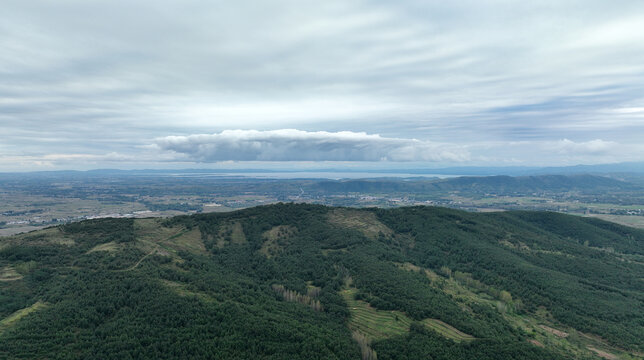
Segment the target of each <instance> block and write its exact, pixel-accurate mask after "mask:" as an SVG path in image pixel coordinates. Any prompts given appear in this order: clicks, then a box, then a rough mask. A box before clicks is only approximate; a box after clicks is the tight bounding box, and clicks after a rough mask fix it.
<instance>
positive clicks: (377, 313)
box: [340, 288, 412, 340]
mask: <svg viewBox="0 0 644 360" xmlns="http://www.w3.org/2000/svg"><path fill="white" fill-rule="evenodd" d="M356 292H357V290H356V289H355V288H350V289H345V290H342V291H341V292H340V294H341V295H342V297H343V298H344V300H345V301H346V302H347V305H348V307H349V311H350V312H351V318H350V319H349V328H350V329H351V330H357V331H359V332H361V333H362V334H364V335H365V336H366V337H368V338H369V339H370V340H381V339H386V338H388V337H391V336H396V335H404V334H406V333H407V332H409V326H410V325H411V323H412V320H411V319H410V318H409V317H408V316H407V315H405V313H403V312H400V311H382V310H376V309H375V308H373V307H371V306H370V305H369V304H368V303H367V302H364V301H361V300H356V299H355V294H356Z"/></svg>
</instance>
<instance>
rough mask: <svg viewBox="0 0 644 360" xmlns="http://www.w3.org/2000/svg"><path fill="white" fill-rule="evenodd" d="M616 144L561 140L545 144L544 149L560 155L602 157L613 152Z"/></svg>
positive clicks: (602, 141) (601, 141)
mask: <svg viewBox="0 0 644 360" xmlns="http://www.w3.org/2000/svg"><path fill="white" fill-rule="evenodd" d="M617 146H619V144H618V143H616V142H613V141H604V140H601V139H595V140H590V141H584V142H574V141H571V140H568V139H562V140H559V141H556V142H547V143H546V145H545V148H546V149H552V150H555V151H557V152H559V153H560V154H574V155H604V154H607V153H609V152H610V151H611V150H614V149H615V148H616V147H617Z"/></svg>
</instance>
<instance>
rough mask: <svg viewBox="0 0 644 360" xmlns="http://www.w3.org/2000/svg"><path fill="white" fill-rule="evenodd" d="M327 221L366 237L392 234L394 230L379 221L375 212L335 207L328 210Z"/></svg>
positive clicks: (373, 237)
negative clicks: (358, 232) (356, 231)
mask: <svg viewBox="0 0 644 360" xmlns="http://www.w3.org/2000/svg"><path fill="white" fill-rule="evenodd" d="M328 221H329V223H331V224H332V225H335V226H340V227H344V228H348V229H354V230H358V231H360V232H362V233H363V234H364V235H365V236H366V237H368V238H372V239H375V238H376V237H377V236H378V234H380V233H382V234H384V235H392V234H393V233H394V232H393V230H391V229H390V228H389V227H387V226H386V225H385V224H383V223H381V222H380V221H379V220H378V219H377V218H376V214H374V213H371V212H365V211H357V210H351V209H335V210H333V211H330V212H329V215H328Z"/></svg>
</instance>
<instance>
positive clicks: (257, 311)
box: [0, 204, 644, 360]
mask: <svg viewBox="0 0 644 360" xmlns="http://www.w3.org/2000/svg"><path fill="white" fill-rule="evenodd" d="M643 257H644V231H641V230H636V229H632V228H627V227H624V226H620V225H616V224H613V223H608V222H604V221H601V220H597V219H589V218H581V217H576V216H569V215H562V214H555V213H540V212H505V213H485V214H477V213H467V212H463V211H457V210H450V209H445V208H434V207H412V208H399V209H390V210H384V209H362V210H357V209H334V208H327V207H324V206H317V205H302V204H300V205H296V204H277V205H270V206H263V207H256V208H249V209H245V210H241V211H237V212H231V213H209V214H195V215H191V216H179V217H174V218H169V219H136V220H133V219H101V220H90V221H83V222H80V223H73V224H68V225H64V226H59V227H56V228H51V229H45V230H42V231H37V232H33V233H29V234H24V235H19V236H13V237H7V238H2V239H0V269H1V271H2V272H1V273H0V277H1V279H5V280H7V279H11V280H7V281H0V321H2V325H0V326H2V330H0V358H7V359H31V358H61V359H63V358H99V357H100V358H105V359H128V358H151V359H152V358H154V359H164V358H196V359H199V358H203V359H206V358H217V359H240V358H242V359H246V358H247V359H251V358H252V359H327V358H337V359H357V358H360V357H361V355H362V356H363V358H365V359H366V358H375V357H376V356H377V358H378V359H381V360H382V359H421V358H432V359H445V360H447V359H462V358H476V359H563V358H576V359H591V358H593V357H595V358H596V357H597V356H598V354H602V356H605V357H607V356H616V357H617V358H624V359H629V358H637V357H638V356H639V357H641V355H638V354H640V353H641V352H642V351H643V350H644V342H643V341H642V339H644V327H643V326H642V323H643V322H644V285H643V283H642V278H644V261H642V259H643ZM347 279H351V283H350V284H348V283H347ZM34 304H36V305H34ZM44 304H47V305H46V306H43V305H44ZM35 310H38V311H35ZM27 314H28V315H27ZM7 324H10V325H7ZM563 334H566V335H565V336H564V335H563Z"/></svg>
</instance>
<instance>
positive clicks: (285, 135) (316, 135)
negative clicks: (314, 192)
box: [155, 129, 470, 162]
mask: <svg viewBox="0 0 644 360" xmlns="http://www.w3.org/2000/svg"><path fill="white" fill-rule="evenodd" d="M155 144H156V146H158V148H159V149H161V150H164V151H173V152H176V153H179V154H183V155H185V156H186V157H187V158H188V159H191V160H195V161H200V162H218V161H228V160H233V161H428V162H446V161H452V162H462V161H466V160H469V158H470V156H469V153H468V152H467V151H466V150H465V149H464V148H462V147H458V146H453V145H445V144H437V143H432V142H427V141H419V140H416V139H399V138H386V137H381V136H380V135H369V134H367V133H364V132H360V133H356V132H351V131H341V132H326V131H317V132H307V131H300V130H294V129H282V130H272V131H257V130H226V131H222V132H221V133H218V134H210V135H207V134H201V135H189V136H168V137H164V138H160V139H157V140H156V141H155Z"/></svg>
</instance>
